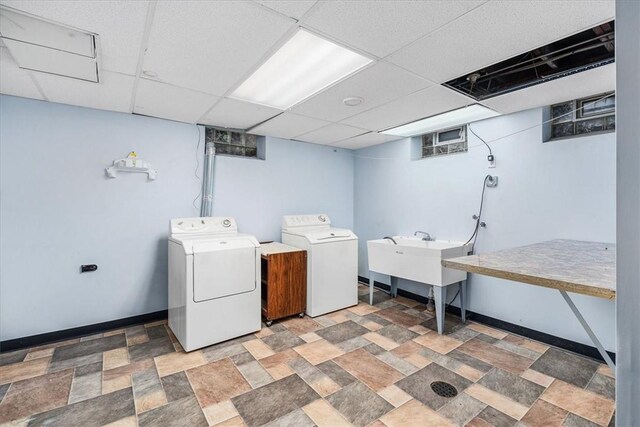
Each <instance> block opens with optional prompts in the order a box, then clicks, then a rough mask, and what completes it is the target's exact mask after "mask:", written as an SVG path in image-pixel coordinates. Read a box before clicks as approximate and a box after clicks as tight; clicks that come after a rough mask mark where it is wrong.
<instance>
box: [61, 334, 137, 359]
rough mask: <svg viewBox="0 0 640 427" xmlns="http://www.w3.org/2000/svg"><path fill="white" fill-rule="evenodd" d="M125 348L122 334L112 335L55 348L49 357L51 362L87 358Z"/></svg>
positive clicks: (125, 342)
mask: <svg viewBox="0 0 640 427" xmlns="http://www.w3.org/2000/svg"><path fill="white" fill-rule="evenodd" d="M126 346H127V341H126V339H125V337H124V335H122V334H120V335H113V336H111V337H103V338H96V339H94V340H91V341H84V342H79V343H75V344H69V345H65V346H62V347H56V349H55V350H54V352H53V356H52V357H51V362H57V361H61V360H68V359H73V358H76V357H82V356H89V355H91V354H96V353H102V352H104V351H108V350H113V349H116V348H120V347H126Z"/></svg>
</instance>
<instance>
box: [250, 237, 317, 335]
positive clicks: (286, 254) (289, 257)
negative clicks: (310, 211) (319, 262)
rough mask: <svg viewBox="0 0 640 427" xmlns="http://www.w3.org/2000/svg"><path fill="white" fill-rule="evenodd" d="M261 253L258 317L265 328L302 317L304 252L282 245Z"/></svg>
mask: <svg viewBox="0 0 640 427" xmlns="http://www.w3.org/2000/svg"><path fill="white" fill-rule="evenodd" d="M261 249H262V260H261V263H262V316H263V317H264V318H265V319H266V321H267V326H271V323H272V322H273V321H274V320H276V319H282V318H283V317H288V316H293V315H300V316H301V317H302V316H304V311H305V309H306V306H307V251H305V250H304V249H299V248H294V247H293V246H288V245H284V244H282V243H276V242H274V243H265V244H262V245H261Z"/></svg>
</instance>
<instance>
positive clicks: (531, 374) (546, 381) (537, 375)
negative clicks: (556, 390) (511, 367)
mask: <svg viewBox="0 0 640 427" xmlns="http://www.w3.org/2000/svg"><path fill="white" fill-rule="evenodd" d="M520 376H521V377H522V378H524V379H525V380H529V381H531V382H534V383H536V384H538V385H541V386H542V387H549V386H550V385H551V383H552V382H553V380H554V378H553V377H550V376H548V375H545V374H543V373H541V372H538V371H534V370H533V369H527V370H526V371H524V372H523V373H522V374H521V375H520Z"/></svg>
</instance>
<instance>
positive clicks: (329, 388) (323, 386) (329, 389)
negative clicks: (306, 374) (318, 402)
mask: <svg viewBox="0 0 640 427" xmlns="http://www.w3.org/2000/svg"><path fill="white" fill-rule="evenodd" d="M309 385H310V386H311V388H312V389H314V390H315V391H316V393H318V394H319V395H320V396H321V397H326V396H329V395H330V394H333V393H335V392H336V391H338V390H340V388H341V387H340V386H339V385H338V384H336V383H335V382H334V381H333V380H332V379H331V378H329V377H326V376H323V377H320V378H319V379H318V380H316V381H312V382H310V383H309Z"/></svg>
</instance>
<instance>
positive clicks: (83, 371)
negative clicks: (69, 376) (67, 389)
mask: <svg viewBox="0 0 640 427" xmlns="http://www.w3.org/2000/svg"><path fill="white" fill-rule="evenodd" d="M96 372H102V362H101V361H100V362H95V363H89V364H88V365H82V366H78V367H77V368H76V370H75V372H74V375H75V376H76V377H81V376H83V375H89V374H95V373H96Z"/></svg>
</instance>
